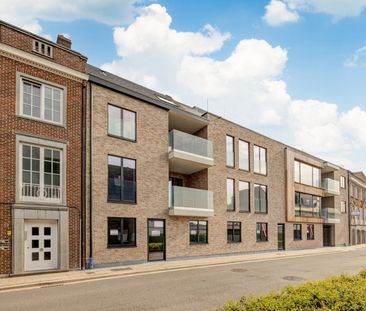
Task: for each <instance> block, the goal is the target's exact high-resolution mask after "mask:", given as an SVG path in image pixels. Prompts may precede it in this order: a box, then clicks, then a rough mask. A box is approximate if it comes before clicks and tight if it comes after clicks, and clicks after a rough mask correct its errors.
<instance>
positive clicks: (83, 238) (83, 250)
mask: <svg viewBox="0 0 366 311" xmlns="http://www.w3.org/2000/svg"><path fill="white" fill-rule="evenodd" d="M81 107H82V120H81V124H82V130H81V131H82V132H81V139H82V142H81V143H82V146H81V163H82V164H81V269H82V270H84V269H85V266H86V81H83V93H82V106H81Z"/></svg>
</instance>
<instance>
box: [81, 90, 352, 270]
mask: <svg viewBox="0 0 366 311" xmlns="http://www.w3.org/2000/svg"><path fill="white" fill-rule="evenodd" d="M92 94H93V97H92V107H93V108H92V109H93V113H92V115H93V116H92V120H93V121H92V132H93V134H92V135H93V136H92V137H93V151H92V154H93V166H92V172H93V189H94V190H93V193H92V198H93V258H94V263H95V264H96V265H97V266H98V265H106V264H118V263H126V262H134V261H138V262H141V261H146V260H147V256H148V246H147V243H148V242H147V220H148V219H149V218H150V219H151V218H154V219H164V220H165V224H166V258H167V259H173V258H181V257H190V256H206V255H214V254H229V253H243V252H253V251H271V250H272V251H273V250H277V248H278V240H277V230H278V228H277V225H278V224H284V225H285V249H305V248H315V247H322V246H323V224H324V220H323V219H319V218H301V219H292V220H290V221H289V219H288V217H287V204H288V202H287V197H288V195H290V196H291V197H293V196H294V191H295V190H294V189H295V188H294V187H295V185H294V181H293V179H292V183H293V186H292V188H291V189H292V190H291V191H290V192H288V187H287V181H286V171H287V162H286V161H287V159H286V149H287V148H288V147H287V146H286V145H284V144H282V143H280V142H277V141H275V140H272V139H270V138H268V137H265V136H263V135H261V134H258V133H256V132H253V131H251V130H249V129H246V128H244V127H242V126H239V125H237V124H234V123H232V122H230V121H227V120H225V119H223V118H221V117H217V116H215V115H212V114H209V115H208V116H207V118H208V125H207V126H204V127H203V128H202V129H201V130H200V131H198V132H195V133H194V135H197V136H200V137H202V138H205V139H208V140H210V141H212V143H213V146H214V149H213V152H214V154H213V158H214V166H212V167H210V168H207V169H202V170H201V171H198V172H196V173H193V174H191V175H185V174H182V173H177V172H175V171H172V170H170V168H169V159H168V140H167V137H168V132H169V131H168V128H169V126H170V127H171V124H170V121H169V120H170V119H169V113H170V112H169V111H168V110H166V109H162V108H159V107H156V106H154V105H151V104H149V103H146V102H144V101H141V100H139V99H136V98H132V97H130V96H128V95H125V94H122V93H120V92H116V91H113V90H111V89H108V88H106V87H103V86H100V85H95V84H93V92H92ZM108 104H113V105H116V106H119V107H121V108H125V109H128V110H132V111H134V112H136V116H137V123H136V124H137V141H136V142H131V141H128V140H124V139H119V138H115V137H111V136H109V135H108V117H107V115H108V112H107V109H108ZM89 126H90V124H89ZM226 135H230V136H232V137H234V141H235V166H234V168H230V167H227V166H226ZM89 138H90V137H89ZM239 139H241V140H244V141H246V142H248V143H249V146H250V147H249V150H250V155H249V158H250V169H249V171H243V170H240V169H239V150H238V142H239ZM254 145H258V146H261V147H264V148H266V150H267V161H268V171H267V174H266V175H259V174H256V173H255V172H254V161H253V159H254V151H253V148H254ZM108 155H116V156H120V157H127V158H132V159H135V160H136V163H137V177H136V182H137V203H136V204H123V203H108V202H107V192H108V188H107V174H108V164H107V158H108ZM302 156H303V158H304V159H305V160H308V161H309V162H310V163H313V162H314V163H317V164H318V165H319V166H321V165H323V161H322V160H320V159H316V160H315V158H314V157H312V156H310V155H308V156H306V155H305V154H303V155H302ZM291 165H292V166H293V165H294V164H293V162H292V164H291ZM346 172H347V171H345V170H343V169H342V170H340V171H337V172H335V173H332V176H326V175H324V177H332V178H334V179H335V180H338V179H339V178H340V174H342V175H344V174H345V173H346ZM169 177H174V178H180V179H182V182H183V186H184V187H189V188H196V189H204V190H209V191H212V192H213V195H214V216H212V217H194V216H192V217H187V216H170V215H169V213H168V186H167V185H168V180H169ZM227 178H232V179H234V180H235V202H236V206H235V211H227V205H226V200H227V198H226V179H227ZM239 181H246V182H249V183H250V209H251V210H250V212H249V213H243V212H239V188H238V187H239V186H238V185H239ZM254 184H261V185H266V186H267V189H268V193H267V195H268V213H267V214H258V213H255V210H254ZM298 186H299V185H298ZM313 191H315V192H316V193H321V195H323V190H321V189H315V188H314V189H313ZM347 193H348V192H347V190H344V189H343V190H341V195H340V196H336V197H330V198H323V199H324V200H326V199H329V202H330V203H329V204H331V206H335V207H336V208H339V206H338V205H339V204H340V200H346V201H347ZM89 195H90V193H88V196H89ZM324 202H326V201H324ZM293 209H294V206H292V211H293ZM108 217H128V218H136V240H137V245H136V247H121V248H109V247H108V245H107V239H108V237H107V232H108V230H107V219H108ZM347 217H348V214H347V213H346V214H342V215H341V223H340V224H336V225H334V228H335V229H334V231H333V234H334V238H333V239H334V241H333V242H334V243H335V244H336V245H344V244H348V242H347V241H348V232H347V230H348V220H347ZM190 220H207V221H208V243H207V244H199V245H198V244H196V245H195V244H191V243H190V241H189V221H190ZM228 221H235V222H241V240H242V242H241V243H228V242H227V222H228ZM257 222H265V223H268V236H269V239H268V241H266V242H258V241H257V240H256V223H257ZM294 224H301V225H302V228H301V229H302V239H301V240H296V241H295V240H294V238H293V230H294ZM308 224H313V225H314V236H315V238H314V239H312V240H308V239H307V225H308Z"/></svg>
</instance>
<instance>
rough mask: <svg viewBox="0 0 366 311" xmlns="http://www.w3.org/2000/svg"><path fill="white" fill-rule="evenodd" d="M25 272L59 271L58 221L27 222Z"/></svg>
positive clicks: (25, 225)
mask: <svg viewBox="0 0 366 311" xmlns="http://www.w3.org/2000/svg"><path fill="white" fill-rule="evenodd" d="M24 227H25V232H24V234H25V236H24V239H25V252H24V253H25V271H36V270H51V269H57V257H58V251H57V249H58V247H57V240H58V236H57V221H38V220H32V221H25V223H24Z"/></svg>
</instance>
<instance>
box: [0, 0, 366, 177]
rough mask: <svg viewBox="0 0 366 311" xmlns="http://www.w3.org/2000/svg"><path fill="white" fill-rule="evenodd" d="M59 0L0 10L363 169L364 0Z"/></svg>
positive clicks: (112, 66)
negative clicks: (67, 3)
mask: <svg viewBox="0 0 366 311" xmlns="http://www.w3.org/2000/svg"><path fill="white" fill-rule="evenodd" d="M42 1H45V3H47V1H46V0H41V2H42ZM6 2H9V3H10V2H11V3H12V4H13V5H16V7H17V8H22V9H23V10H24V12H27V18H26V19H24V18H23V17H24V14H22V10H17V11H19V13H18V15H17V13H14V12H15V10H10V9H9V8H8V7H9V5H8V6H6V5H7V3H6ZM63 2H64V3H66V2H70V5H72V6H73V9H72V11H68V10H69V8H68V7H66V6H65V7H63V4H62V3H59V4H52V3H51V4H50V3H47V4H46V5H45V8H42V9H34V8H33V7H31V6H29V5H30V3H31V1H20V0H12V1H10V0H4V1H3V3H2V4H0V18H1V19H4V20H6V21H9V22H12V23H15V24H17V25H19V26H21V27H25V28H27V29H29V30H32V31H35V32H37V33H39V34H41V35H44V36H47V37H50V38H52V39H55V38H56V37H57V34H58V33H65V34H67V35H69V36H70V37H71V39H72V41H73V48H74V49H75V50H77V51H80V52H81V53H83V54H85V55H86V56H88V58H89V62H90V63H91V64H93V65H96V66H102V67H103V68H104V69H107V70H110V71H113V72H114V73H117V74H120V75H122V76H124V77H125V78H128V79H131V80H134V81H135V82H137V83H140V84H144V85H146V86H148V87H152V88H155V89H157V90H159V91H162V92H165V93H169V94H171V95H172V96H173V97H175V98H177V99H179V100H182V101H184V102H186V103H188V104H190V105H198V106H201V107H202V108H206V107H205V103H206V102H207V100H209V103H210V106H211V107H210V109H212V110H213V111H214V112H216V113H220V114H223V115H224V116H225V117H227V118H229V119H232V120H233V121H236V122H238V123H240V124H243V125H244V126H248V127H251V128H254V129H255V130H258V131H260V132H263V133H265V134H267V135H270V136H272V137H274V138H276V139H279V140H282V141H284V142H286V143H289V144H291V145H294V146H296V147H299V148H301V149H304V150H305V151H308V152H311V153H315V154H317V155H319V156H321V157H324V158H326V159H327V160H328V159H329V160H332V161H334V162H336V163H337V164H341V165H344V166H347V167H350V168H351V169H354V170H361V169H364V167H365V166H366V160H364V158H363V155H364V154H365V151H366V138H365V137H364V136H366V130H365V129H364V127H365V126H363V125H364V124H366V112H365V109H366V88H365V87H364V85H363V84H364V83H365V82H364V81H365V68H366V61H365V55H366V49H365V50H363V49H362V48H363V47H365V46H366V33H365V29H366V9H365V8H366V1H365V0H353V1H352V2H349V1H348V0H338V1H337V2H336V3H335V2H334V1H333V2H332V1H331V0H246V1H238V0H237V1H234V0H228V1H206V0H201V1H193V0H186V1H169V0H166V1H134V0H124V1H120V0H105V1H99V3H98V0H94V1H93V4H92V5H90V2H89V3H88V1H84V0H74V1H68V0H65V1H63ZM2 5H3V7H2ZM86 7H88V10H87V12H85V8H86ZM7 10H8V11H7ZM1 12H3V13H1ZM139 20H140V21H142V22H141V23H139ZM160 21H163V22H162V23H160ZM144 25H151V26H150V27H153V28H154V27H156V32H159V33H161V35H160V34H156V33H155V32H154V29H148V27H146V29H145V28H144ZM205 25H210V26H209V27H208V28H207V26H205ZM159 27H161V28H159ZM159 40H161V41H162V42H158V41H159ZM145 43H146V46H145ZM182 46H183V47H182ZM358 50H359V52H357V51H358ZM235 51H236V52H237V53H235ZM234 54H235V57H232V56H233V55H234ZM256 55H258V57H256ZM197 68H200V70H199V71H197ZM240 70H242V72H240ZM191 77H193V79H191ZM187 80H192V81H187ZM201 83H202V85H200V84H201ZM222 85H224V87H223V89H222V90H218V89H219V88H220V87H221V86H222ZM256 116H258V118H256ZM310 119H311V120H310Z"/></svg>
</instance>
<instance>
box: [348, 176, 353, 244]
mask: <svg viewBox="0 0 366 311" xmlns="http://www.w3.org/2000/svg"><path fill="white" fill-rule="evenodd" d="M347 175H348V176H347V195H348V244H349V245H351V242H352V240H351V196H350V192H351V182H350V173H349V171H348V170H347Z"/></svg>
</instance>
